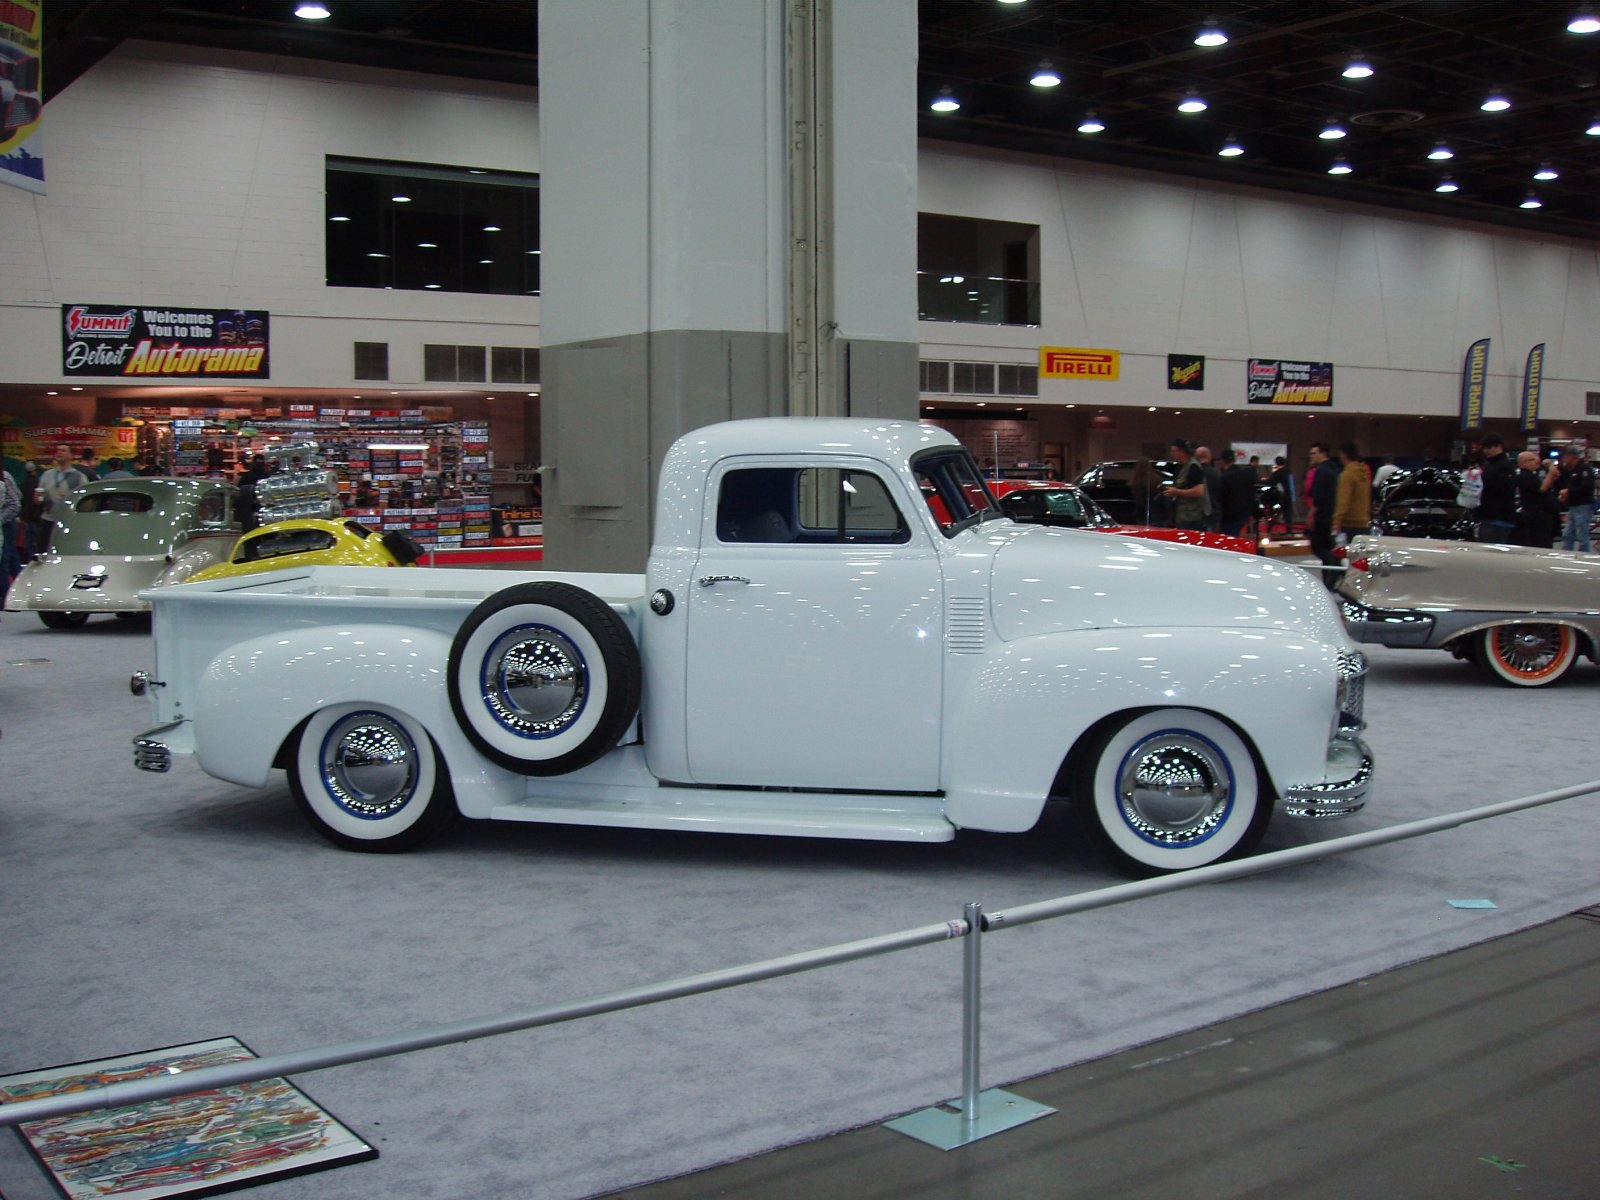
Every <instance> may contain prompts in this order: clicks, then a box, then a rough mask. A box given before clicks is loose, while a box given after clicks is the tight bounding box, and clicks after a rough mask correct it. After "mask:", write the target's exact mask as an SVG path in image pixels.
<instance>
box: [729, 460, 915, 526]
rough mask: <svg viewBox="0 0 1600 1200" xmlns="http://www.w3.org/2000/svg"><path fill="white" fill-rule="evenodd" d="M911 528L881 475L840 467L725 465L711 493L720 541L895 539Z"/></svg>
mask: <svg viewBox="0 0 1600 1200" xmlns="http://www.w3.org/2000/svg"><path fill="white" fill-rule="evenodd" d="M910 537H911V530H910V527H909V526H908V525H907V524H906V522H905V518H904V517H902V516H901V515H900V510H899V508H898V506H896V504H895V502H894V499H893V497H892V496H890V494H889V490H888V488H887V487H886V486H885V485H884V483H883V481H882V480H881V479H879V478H878V477H877V476H876V475H874V474H872V473H871V472H870V471H853V470H849V469H846V468H842V467H755V468H747V469H743V470H737V471H730V472H728V474H726V475H725V476H723V478H722V488H721V491H720V492H719V494H718V497H717V538H718V540H719V541H723V542H766V543H778V542H790V543H796V542H798V543H808V544H812V545H816V544H823V543H846V542H848V543H875V544H878V545H897V544H899V543H902V542H906V541H908V540H910Z"/></svg>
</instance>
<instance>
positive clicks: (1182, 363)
mask: <svg viewBox="0 0 1600 1200" xmlns="http://www.w3.org/2000/svg"><path fill="white" fill-rule="evenodd" d="M1205 389H1206V359H1205V355H1203V354H1169V355H1167V391H1169V392H1203V391H1205Z"/></svg>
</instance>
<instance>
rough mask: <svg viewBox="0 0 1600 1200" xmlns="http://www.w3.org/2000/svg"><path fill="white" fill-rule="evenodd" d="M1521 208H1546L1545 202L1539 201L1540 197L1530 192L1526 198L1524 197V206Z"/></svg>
mask: <svg viewBox="0 0 1600 1200" xmlns="http://www.w3.org/2000/svg"><path fill="white" fill-rule="evenodd" d="M1519 207H1522V208H1543V207H1544V201H1543V200H1541V199H1539V197H1538V195H1537V194H1536V193H1534V192H1529V193H1528V194H1527V195H1526V196H1524V197H1523V198H1522V204H1521V205H1520V206H1519Z"/></svg>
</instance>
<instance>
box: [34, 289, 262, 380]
mask: <svg viewBox="0 0 1600 1200" xmlns="http://www.w3.org/2000/svg"><path fill="white" fill-rule="evenodd" d="M267 339H268V329H267V314H266V313H265V312H263V311H260V310H256V309H231V308H228V309H224V308H186V309H175V308H132V307H127V306H123V305H107V304H63V305H62V306H61V371H62V374H64V375H72V376H79V375H93V376H102V377H103V376H107V375H110V376H116V377H118V378H125V379H267V378H270V377H271V370H270V368H269V364H268V360H267V349H268V340H267Z"/></svg>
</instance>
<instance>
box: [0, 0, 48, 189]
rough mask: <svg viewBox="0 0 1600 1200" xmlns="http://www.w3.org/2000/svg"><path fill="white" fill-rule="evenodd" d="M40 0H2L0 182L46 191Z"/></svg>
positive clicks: (0, 16) (0, 43) (0, 26)
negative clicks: (42, 124)
mask: <svg viewBox="0 0 1600 1200" xmlns="http://www.w3.org/2000/svg"><path fill="white" fill-rule="evenodd" d="M41 3H42V0H0V183H9V184H11V185H12V186H14V187H19V188H25V189H27V190H28V191H30V192H38V193H39V194H40V195H43V194H44V156H43V151H42V150H41V149H40V137H39V122H40V117H42V116H43V114H44V90H43V75H44V70H43V60H42V58H41V57H40V51H41V45H42V42H43V40H44V39H43V20H42V18H41V15H40V8H41Z"/></svg>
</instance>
